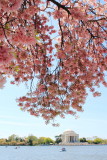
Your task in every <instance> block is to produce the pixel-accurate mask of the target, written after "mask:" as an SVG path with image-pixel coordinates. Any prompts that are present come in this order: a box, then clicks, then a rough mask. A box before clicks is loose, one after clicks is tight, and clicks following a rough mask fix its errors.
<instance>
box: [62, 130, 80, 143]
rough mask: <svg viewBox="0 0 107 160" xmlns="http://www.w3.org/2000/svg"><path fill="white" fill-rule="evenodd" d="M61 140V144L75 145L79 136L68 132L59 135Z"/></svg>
mask: <svg viewBox="0 0 107 160" xmlns="http://www.w3.org/2000/svg"><path fill="white" fill-rule="evenodd" d="M61 139H62V142H61V144H70V143H76V142H79V134H77V133H75V132H74V131H71V130H68V131H65V132H64V133H63V134H62V135H61Z"/></svg>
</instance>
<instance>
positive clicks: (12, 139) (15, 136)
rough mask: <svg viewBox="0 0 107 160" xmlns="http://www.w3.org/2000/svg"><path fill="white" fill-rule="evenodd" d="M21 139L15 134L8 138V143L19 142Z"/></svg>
mask: <svg viewBox="0 0 107 160" xmlns="http://www.w3.org/2000/svg"><path fill="white" fill-rule="evenodd" d="M18 139H19V137H18V136H17V135H15V134H12V135H11V136H9V137H8V141H9V142H11V141H18Z"/></svg>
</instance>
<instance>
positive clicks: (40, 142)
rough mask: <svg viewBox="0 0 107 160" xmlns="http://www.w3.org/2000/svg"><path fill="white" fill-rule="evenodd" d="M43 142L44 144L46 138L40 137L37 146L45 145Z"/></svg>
mask: <svg viewBox="0 0 107 160" xmlns="http://www.w3.org/2000/svg"><path fill="white" fill-rule="evenodd" d="M45 142H46V137H40V138H39V139H38V143H39V144H45Z"/></svg>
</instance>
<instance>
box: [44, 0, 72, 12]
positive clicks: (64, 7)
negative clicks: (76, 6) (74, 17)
mask: <svg viewBox="0 0 107 160" xmlns="http://www.w3.org/2000/svg"><path fill="white" fill-rule="evenodd" d="M47 1H50V2H52V3H54V4H55V5H57V7H58V8H62V9H64V10H65V11H67V12H68V14H71V12H70V11H69V9H68V7H66V6H65V5H62V4H61V3H59V2H57V1H55V0H47Z"/></svg>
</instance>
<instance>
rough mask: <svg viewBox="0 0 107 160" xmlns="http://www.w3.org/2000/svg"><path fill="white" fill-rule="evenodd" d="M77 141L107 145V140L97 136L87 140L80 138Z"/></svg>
mask: <svg viewBox="0 0 107 160" xmlns="http://www.w3.org/2000/svg"><path fill="white" fill-rule="evenodd" d="M79 140H80V142H82V143H85V142H87V143H88V144H107V139H102V138H99V137H97V136H95V137H94V138H89V139H88V138H85V137H83V138H80V139H79Z"/></svg>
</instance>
